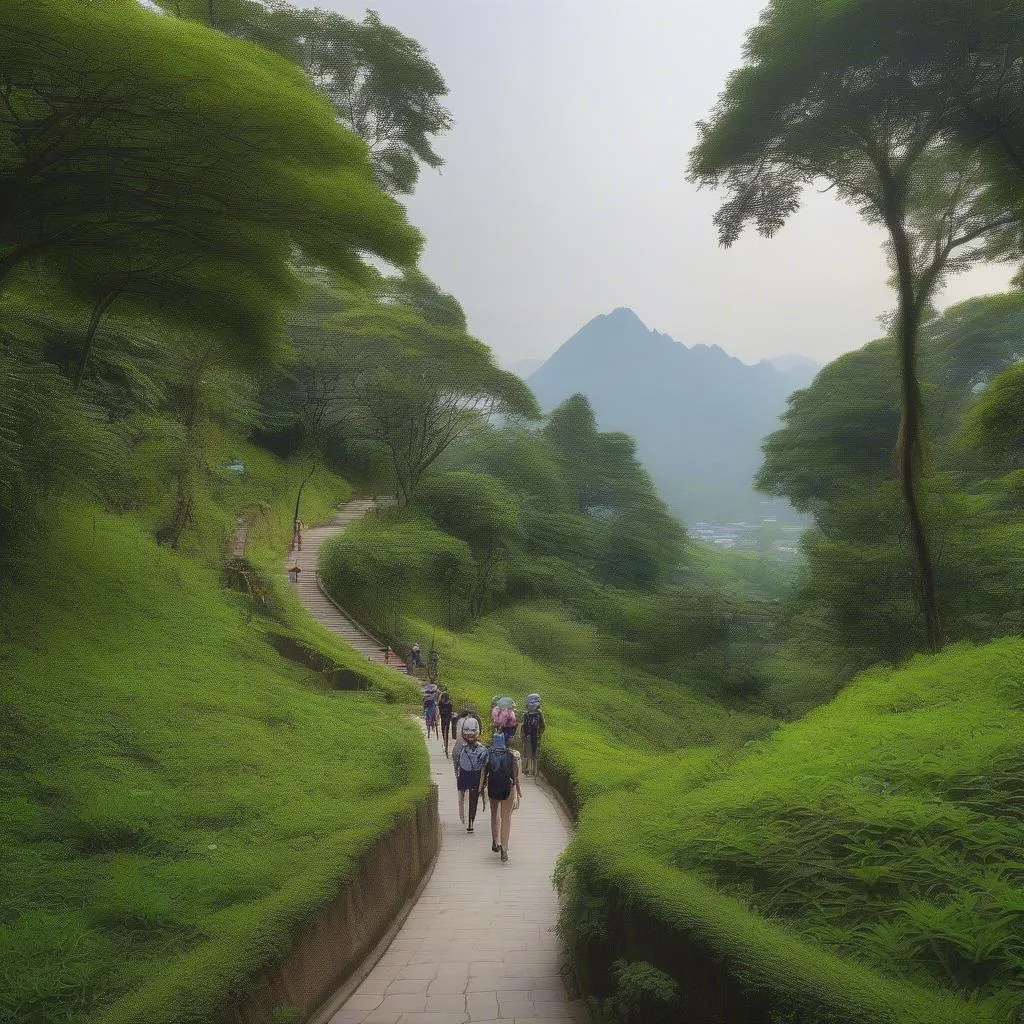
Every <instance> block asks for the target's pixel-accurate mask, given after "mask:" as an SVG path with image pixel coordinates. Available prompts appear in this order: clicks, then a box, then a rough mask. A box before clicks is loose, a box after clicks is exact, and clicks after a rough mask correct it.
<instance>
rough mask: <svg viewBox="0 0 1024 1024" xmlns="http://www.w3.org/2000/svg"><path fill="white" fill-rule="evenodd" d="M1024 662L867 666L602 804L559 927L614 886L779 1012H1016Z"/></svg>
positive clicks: (982, 651) (1006, 646)
mask: <svg viewBox="0 0 1024 1024" xmlns="http://www.w3.org/2000/svg"><path fill="white" fill-rule="evenodd" d="M1022 659H1024V647H1022V645H1021V643H1020V642H1019V641H1017V640H1006V641H1001V642H998V643H995V644H993V645H991V646H989V647H984V648H977V649H975V648H970V647H964V648H957V649H953V650H951V651H950V652H949V653H947V654H945V655H944V656H942V657H941V658H939V659H919V660H917V661H915V662H914V663H913V664H911V665H910V666H909V667H908V668H906V669H902V670H900V671H898V672H893V671H891V670H885V669H880V670H874V671H871V672H869V673H867V674H865V675H864V676H862V677H860V678H859V679H858V680H857V681H856V682H855V683H854V684H853V685H852V686H851V687H850V688H849V689H848V690H847V691H846V692H845V693H844V694H843V695H842V696H841V697H839V698H837V699H836V700H835V701H834V702H833V703H832V704H830V705H828V706H827V707H825V708H821V709H819V710H818V711H816V712H814V713H813V714H812V715H810V716H809V717H808V718H807V719H806V720H804V721H801V722H798V723H794V724H792V725H788V726H785V727H784V728H783V729H781V730H780V731H778V732H777V733H776V734H775V735H774V736H773V737H771V738H770V739H768V740H766V741H764V742H763V743H758V744H755V745H753V746H751V747H748V748H747V749H746V751H745V752H744V754H743V756H742V757H740V758H739V759H738V760H737V761H736V762H735V763H734V764H733V765H732V766H730V767H723V766H722V765H721V764H718V765H716V766H715V767H714V768H713V770H711V771H709V770H708V768H707V766H705V767H704V768H703V769H702V770H699V771H694V770H692V769H691V770H690V772H689V773H688V774H685V773H682V772H680V771H679V770H676V771H674V772H671V773H669V772H667V771H665V772H652V773H650V775H649V776H648V777H647V779H646V780H645V781H644V782H643V783H642V784H641V785H640V786H639V787H638V788H636V789H630V790H628V791H627V790H625V789H624V790H623V791H621V792H617V793H614V794H611V795H608V796H606V797H605V798H603V799H601V800H597V801H594V802H593V803H592V804H591V805H589V807H588V812H587V813H585V814H584V815H583V817H582V819H581V823H580V830H579V832H578V834H577V837H576V839H575V840H574V843H573V847H572V848H571V852H570V854H569V861H568V865H569V868H568V870H569V871H570V875H571V874H572V873H573V872H575V880H572V879H571V878H570V880H569V881H568V884H569V885H570V886H572V885H574V884H578V885H580V886H582V888H581V889H579V890H578V891H576V892H575V893H574V895H573V900H574V901H577V900H582V899H587V900H588V903H587V906H589V907H590V910H589V911H588V915H589V916H584V917H580V916H579V915H581V914H582V913H583V906H582V905H581V904H579V903H578V902H577V903H575V904H574V905H573V906H571V907H570V910H569V911H568V916H567V919H566V925H567V927H568V929H569V932H570V934H571V935H572V937H573V938H574V939H575V940H576V941H577V942H582V943H583V944H584V945H585V944H586V943H587V942H588V941H590V939H588V935H591V933H592V930H593V928H594V927H595V926H596V922H595V921H594V919H593V913H594V912H595V911H598V912H599V911H600V907H601V906H604V907H607V906H608V902H607V901H608V900H610V899H612V898H613V895H612V894H613V893H614V898H615V899H625V900H626V901H627V902H630V903H634V904H636V905H637V906H639V907H642V908H643V909H644V912H645V913H647V914H651V915H653V916H654V917H655V918H656V919H659V920H663V921H666V922H668V923H670V925H671V926H672V927H673V928H677V929H679V930H680V931H681V932H682V933H683V934H689V935H691V936H696V937H699V940H700V942H701V943H702V944H704V945H706V946H708V947H710V948H711V949H712V950H713V951H715V952H716V953H717V954H718V955H720V956H723V957H725V958H726V960H727V962H728V964H729V967H730V971H731V972H733V973H734V974H735V975H736V976H737V977H738V978H741V979H745V980H746V983H747V984H749V985H751V986H753V987H755V988H760V987H762V986H768V988H769V989H770V990H771V992H772V993H773V997H772V1000H771V1002H772V1004H773V1008H774V1009H775V1010H776V1011H778V1012H779V1014H780V1016H779V1017H778V1019H780V1020H783V1019H786V1020H788V1019H790V1017H787V1016H785V1012H789V1013H796V1019H800V1020H807V1021H818V1020H829V1021H831V1020H843V1021H854V1020H856V1021H865V1022H866V1021H870V1020H884V1021H894V1022H895V1021H899V1022H901V1024H902V1022H909V1021H921V1022H922V1024H923V1022H925V1021H929V1022H931V1021H939V1020H950V1021H952V1020H959V1021H967V1020H971V1021H983V1020H999V1021H1004V1020H1008V1019H1012V1014H1013V1012H1014V1008H1016V1012H1019V1009H1020V999H1021V995H1022V993H1021V992H1020V989H1019V982H1020V976H1019V969H1018V968H1019V963H1020V958H1021V955H1022V949H1021V945H1020V943H1021V936H1020V931H1019V922H1020V913H1019V907H1020V892H1021V889H1020V884H1021V878H1020V873H1019V870H1018V869H1017V861H1018V859H1019V858H1018V857H1017V852H1016V851H1017V847H1018V844H1019V831H1020V820H1019V813H1018V811H1017V809H1016V796H1015V794H1016V793H1017V792H1018V791H1019V787H1020V784H1021V780H1020V746H1021V738H1022V735H1024V730H1022V722H1021V717H1020V706H1019V705H1020V702H1019V693H1018V690H1019V685H1018V680H1019V678H1020V675H1021V673H1022V671H1024V661H1022ZM638 806H642V807H644V808H645V809H646V813H644V814H637V813H636V808H637V807H638ZM624 821H628V822H629V823H630V827H629V828H628V829H624V828H623V827H622V825H623V822H624ZM588 893H589V896H588V895H587V894H588ZM602 894H603V895H602ZM595 898H596V899H600V900H603V901H604V902H603V903H598V904H595V903H594V902H593V901H594V899H595ZM755 915H756V916H755ZM869 970H870V971H871V972H877V974H876V977H875V978H874V979H872V977H871V974H870V973H869ZM879 975H880V976H882V977H884V978H886V979H894V980H899V982H900V984H899V985H897V984H894V983H893V981H892V980H885V981H882V980H880V979H879V977H878V976H879ZM942 991H944V992H945V993H947V994H949V996H955V997H956V998H955V999H953V998H946V999H943V998H941V997H940V996H939V995H938V993H939V992H942ZM933 993H934V994H933ZM960 1000H963V1001H960Z"/></svg>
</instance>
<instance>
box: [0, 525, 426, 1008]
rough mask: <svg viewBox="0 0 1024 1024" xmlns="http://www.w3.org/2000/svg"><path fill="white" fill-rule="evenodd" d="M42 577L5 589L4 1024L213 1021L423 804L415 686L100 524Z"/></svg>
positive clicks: (136, 537) (0, 676)
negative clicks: (297, 650) (285, 645)
mask: <svg viewBox="0 0 1024 1024" xmlns="http://www.w3.org/2000/svg"><path fill="white" fill-rule="evenodd" d="M34 570H35V571H34V575H33V578H32V579H31V580H29V581H26V582H24V583H22V584H19V585H18V586H17V587H16V588H13V589H9V590H7V591H6V592H2V593H0V635H2V637H3V643H2V644H0V650H2V653H0V732H2V740H3V743H2V749H3V761H2V765H0V784H2V789H0V793H2V797H0V818H2V820H3V822H4V827H3V829H2V830H0V835H2V839H0V844H2V856H0V863H2V865H3V871H2V878H0V890H2V891H3V893H4V900H3V903H4V915H3V918H2V920H0V964H2V965H3V968H2V976H0V1019H2V1020H11V1021H14V1020H17V1021H19V1022H21V1024H52V1022H53V1021H56V1020H58V1019H59V1020H61V1021H64V1022H67V1024H85V1022H93V1021H103V1022H109V1024H114V1022H125V1024H126V1022H140V1024H141V1022H142V1021H145V1022H146V1024H157V1022H167V1024H170V1022H173V1024H186V1022H194V1024H208V1022H209V1021H211V1020H213V1019H216V1014H217V1011H218V1009H219V1008H220V1007H221V1006H223V1005H224V1003H225V1002H226V1001H227V1000H229V999H230V997H231V995H232V994H233V993H235V992H237V991H239V990H240V989H241V988H242V987H244V984H245V982H246V979H247V978H248V977H249V976H250V975H251V974H252V972H253V971H255V970H257V969H258V968H259V967H260V966H262V964H263V963H265V962H266V961H268V960H269V959H272V958H273V957H274V956H275V952H276V951H277V950H278V949H280V947H281V945H282V944H283V943H285V942H286V941H287V937H288V934H289V930H290V928H291V926H292V925H293V924H294V923H295V922H297V921H298V920H301V919H303V918H304V917H306V916H308V914H309V913H310V912H311V911H312V910H314V909H315V908H316V907H318V906H319V905H321V904H322V903H323V902H325V901H326V900H328V899H329V898H330V897H331V896H333V895H334V894H335V893H336V892H337V890H338V886H339V885H340V884H341V882H342V881H343V880H344V879H345V878H346V877H347V876H348V875H349V873H350V872H351V871H352V870H353V868H354V866H355V864H356V861H357V859H358V857H359V855H360V852H361V851H362V850H363V849H365V848H366V847H367V846H368V845H369V844H371V843H372V842H373V841H374V840H375V839H376V838H377V837H378V836H379V835H380V834H381V833H382V832H383V831H385V830H386V829H387V828H389V827H390V825H391V824H392V823H393V822H394V820H395V819H396V817H397V816H398V815H399V814H401V813H402V812H404V811H406V810H408V809H409V808H410V807H412V806H413V804H414V803H415V802H416V801H417V800H418V799H420V798H421V797H422V796H423V795H424V793H425V792H426V789H427V786H428V776H427V765H426V757H425V754H424V751H423V745H422V742H421V741H420V738H419V734H418V732H417V731H416V730H415V728H413V727H411V726H410V725H409V724H408V722H407V721H405V719H404V715H403V712H402V708H401V704H400V703H389V701H391V702H395V701H398V702H400V701H402V700H403V699H404V696H405V687H404V684H403V683H402V679H403V677H400V676H399V675H398V674H397V673H394V672H392V671H388V670H385V669H376V668H374V667H372V666H367V665H366V664H365V662H364V661H363V660H362V659H360V658H358V657H357V656H356V655H354V654H353V653H352V652H350V651H348V650H347V649H346V648H345V647H344V646H343V645H341V644H340V643H337V642H332V641H331V640H330V638H329V637H327V636H326V634H325V635H320V634H319V632H318V630H317V628H316V627H315V626H314V625H313V624H312V623H309V622H308V621H303V620H301V619H300V618H298V617H295V616H293V615H292V614H291V613H289V612H288V611H287V602H286V603H285V605H283V606H282V607H283V608H285V612H284V614H285V616H286V618H288V619H289V620H290V621H291V628H289V627H288V626H286V625H283V624H281V623H277V622H272V621H270V620H267V619H261V618H259V617H252V616H251V614H250V611H249V609H248V608H247V607H246V604H245V602H244V601H242V600H236V599H235V597H234V596H233V595H231V594H230V593H229V592H227V591H225V590H223V589H222V587H221V586H220V583H219V580H218V578H217V574H216V573H215V572H214V571H212V570H209V569H205V568H203V567H201V566H199V565H198V564H197V563H196V562H195V561H192V560H190V559H187V558H184V557H182V556H181V555H178V554H175V553H173V552H171V551H169V550H168V549H166V548H161V547H158V546H157V545H156V544H154V543H153V541H152V540H151V538H150V537H149V535H148V534H147V533H146V532H145V531H143V530H142V529H140V528H139V527H137V526H135V525H133V524H132V522H131V521H130V520H128V519H126V518H117V517H114V516H111V515H108V514H106V513H103V512H101V511H99V510H97V509H95V508H92V507H88V506H78V507H70V508H68V509H67V510H66V512H65V513H64V515H63V516H62V518H61V521H60V523H59V524H58V526H57V528H56V530H55V532H54V534H53V536H52V539H51V543H50V544H49V546H48V547H47V548H46V549H44V550H43V551H41V552H40V553H39V554H38V556H37V558H36V561H35V565H34ZM268 631H274V632H279V633H283V634H285V635H288V636H290V637H291V638H292V639H293V640H296V641H298V642H299V643H300V644H304V645H306V646H307V647H309V646H312V647H314V648H316V649H319V650H320V651H322V652H323V654H324V655H326V658H327V659H328V660H329V661H330V662H333V663H335V664H337V665H340V666H346V667H348V668H350V669H352V670H353V671H354V672H358V673H360V675H362V676H364V677H365V678H366V679H367V681H368V682H370V683H372V684H374V687H375V689H374V690H366V691H362V692H332V691H331V689H330V687H329V683H328V681H327V679H326V678H325V676H324V675H323V674H322V673H321V672H318V671H314V670H312V669H310V668H307V667H303V666H302V665H301V664H295V663H292V662H289V661H286V660H284V659H283V658H282V657H280V656H279V655H278V654H277V653H275V651H274V649H272V647H271V646H270V644H269V643H268V642H267V639H266V635H267V633H268ZM382 749H386V750H387V751H388V756H387V757H386V758H381V757H380V756H379V755H380V751H381V750H382Z"/></svg>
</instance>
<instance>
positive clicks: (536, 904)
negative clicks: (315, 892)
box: [289, 500, 587, 1024]
mask: <svg viewBox="0 0 1024 1024" xmlns="http://www.w3.org/2000/svg"><path fill="white" fill-rule="evenodd" d="M373 507H374V502H373V501H370V500H363V501H350V502H348V503H347V504H346V505H343V506H342V507H341V509H339V511H338V514H337V515H336V516H335V517H334V519H332V520H331V522H330V523H327V524H325V525H324V526H322V527H317V528H315V529H311V530H307V531H305V534H304V536H303V550H302V552H301V553H300V554H299V560H298V564H299V565H300V567H302V568H303V572H302V574H301V576H300V579H301V580H302V582H300V583H299V584H298V590H299V597H300V598H301V600H302V601H303V603H305V604H306V606H307V608H309V610H310V612H311V613H312V614H313V615H314V616H315V617H316V618H317V619H319V620H320V621H321V622H323V623H324V625H326V626H328V628H331V629H334V628H335V623H337V625H339V626H340V627H342V630H339V635H342V636H343V637H344V638H345V639H346V640H349V642H352V641H351V640H350V639H349V637H350V634H351V632H352V630H353V629H355V630H356V632H357V633H361V631H360V630H359V627H358V626H357V625H356V624H355V623H353V622H352V620H351V619H349V618H347V616H345V615H343V613H342V612H341V611H340V610H339V609H338V608H336V607H335V606H334V605H332V604H331V603H330V602H329V601H327V599H326V598H325V597H324V595H323V594H322V593H321V592H320V591H319V589H318V588H317V586H316V582H315V575H316V551H317V549H318V548H319V545H320V544H321V543H322V542H323V541H324V540H326V538H327V537H330V536H333V535H334V534H336V533H339V532H340V531H341V530H343V529H344V528H345V526H347V525H348V524H349V523H351V522H353V521H354V520H355V519H358V518H359V517H360V516H362V515H365V514H366V513H367V512H368V511H369V510H370V509H371V508H373ZM289 564H294V560H293V558H290V559H289ZM325 605H326V607H325ZM356 639H357V640H358V639H360V638H359V637H358V636H357V637H356ZM362 643H363V645H364V646H358V647H357V649H359V650H361V651H362V650H363V649H364V647H367V649H369V646H371V645H375V646H376V650H377V653H378V657H380V658H381V660H383V655H382V654H381V653H380V645H379V644H376V642H375V641H373V640H372V638H370V637H368V636H366V634H365V633H362ZM354 646H356V645H355V644H354ZM428 748H429V751H430V771H431V775H432V777H433V779H434V781H435V782H436V784H437V787H438V791H439V792H438V796H439V800H438V807H439V813H440V816H441V850H440V853H439V854H438V858H437V862H436V864H435V866H434V871H433V874H432V875H431V876H430V879H429V881H428V882H427V884H426V886H425V887H424V889H423V890H422V892H421V894H420V898H419V900H418V901H417V903H416V905H415V906H414V907H413V909H412V911H411V912H410V914H409V916H408V918H406V920H405V923H404V924H403V925H402V927H401V929H400V930H399V931H398V933H397V934H396V936H395V938H394V939H393V941H392V942H391V945H390V946H389V947H388V949H387V951H386V952H385V953H384V955H383V956H382V957H381V959H380V960H379V961H378V962H377V964H376V965H375V966H374V967H373V969H372V970H371V971H370V973H369V974H368V975H367V977H366V978H365V980H364V981H363V982H362V984H360V985H359V987H358V988H357V989H356V990H355V991H354V992H353V993H352V995H351V996H349V998H348V999H347V1001H346V1002H345V1003H344V1005H342V1006H341V1008H340V1009H339V1010H338V1011H337V1012H336V1013H334V1014H333V1015H332V1016H330V1017H329V1018H328V1020H329V1024H469V1022H475V1021H488V1022H491V1024H571V1022H577V1021H585V1020H586V1019H587V1014H586V1010H585V1009H584V1006H583V1004H582V1003H581V1002H580V1001H578V1000H577V1001H575V1002H573V1001H570V999H569V996H568V994H567V993H566V989H565V985H564V983H563V981H562V966H563V963H564V957H563V956H562V953H561V947H560V943H559V941H558V937H557V935H556V934H555V931H554V926H555V920H556V918H557V916H558V899H557V896H556V894H555V890H554V887H553V885H552V883H551V874H552V872H553V871H554V867H555V861H556V860H557V858H558V855H559V854H560V853H561V852H562V850H563V849H564V848H565V846H566V844H567V843H568V841H569V836H570V825H569V822H568V821H567V820H566V818H565V816H564V814H563V813H562V811H561V810H560V808H559V807H558V805H557V804H556V802H555V801H554V799H553V798H552V797H551V796H549V795H548V793H547V792H546V791H545V790H544V789H543V788H542V787H541V786H540V785H538V783H537V782H536V780H535V779H532V778H527V779H523V801H522V806H521V807H520V809H519V810H518V811H517V812H516V813H515V816H514V818H513V823H512V837H511V841H510V844H509V861H508V863H506V864H502V863H501V861H500V860H499V858H498V856H497V854H494V853H491V842H490V839H491V837H490V810H489V809H488V811H487V812H484V813H482V814H481V815H480V816H479V817H478V818H477V822H476V831H475V832H474V834H473V835H469V834H468V833H467V832H466V830H465V828H464V827H463V826H462V825H461V824H460V822H459V815H458V801H457V798H456V794H455V783H454V778H455V777H454V773H453V771H452V765H451V762H450V761H449V760H447V759H446V758H445V755H444V749H443V747H442V746H441V745H440V743H438V741H437V740H430V741H428Z"/></svg>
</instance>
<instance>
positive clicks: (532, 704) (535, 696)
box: [526, 693, 540, 711]
mask: <svg viewBox="0 0 1024 1024" xmlns="http://www.w3.org/2000/svg"><path fill="white" fill-rule="evenodd" d="M526 710H527V711H540V694H539V693H531V694H528V695H527V698H526Z"/></svg>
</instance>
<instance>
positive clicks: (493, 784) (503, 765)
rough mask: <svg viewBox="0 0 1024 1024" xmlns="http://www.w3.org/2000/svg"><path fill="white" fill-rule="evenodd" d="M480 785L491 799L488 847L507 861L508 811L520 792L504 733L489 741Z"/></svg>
mask: <svg viewBox="0 0 1024 1024" xmlns="http://www.w3.org/2000/svg"><path fill="white" fill-rule="evenodd" d="M484 786H486V787H487V795H488V797H490V800H491V850H492V851H493V852H494V853H500V854H501V859H502V861H507V860H508V837H509V833H510V832H511V831H512V812H513V811H514V810H516V808H517V807H518V806H519V801H520V799H521V798H522V795H523V791H522V789H521V788H520V786H519V762H518V761H517V760H516V756H515V753H514V751H512V750H510V749H509V748H508V747H506V746H505V736H504V734H503V733H500V732H497V733H495V734H494V739H493V740H492V741H491V749H490V752H489V753H488V755H487V761H486V763H485V764H484V772H483V778H482V779H481V780H480V790H481V792H482V791H483V788H484Z"/></svg>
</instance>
